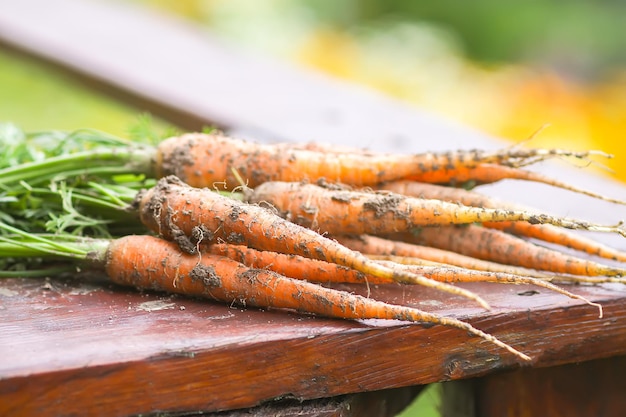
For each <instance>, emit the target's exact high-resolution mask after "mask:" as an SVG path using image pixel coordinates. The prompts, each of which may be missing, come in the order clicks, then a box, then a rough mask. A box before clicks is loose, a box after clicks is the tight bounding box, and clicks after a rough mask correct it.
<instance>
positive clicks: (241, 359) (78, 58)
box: [0, 0, 626, 416]
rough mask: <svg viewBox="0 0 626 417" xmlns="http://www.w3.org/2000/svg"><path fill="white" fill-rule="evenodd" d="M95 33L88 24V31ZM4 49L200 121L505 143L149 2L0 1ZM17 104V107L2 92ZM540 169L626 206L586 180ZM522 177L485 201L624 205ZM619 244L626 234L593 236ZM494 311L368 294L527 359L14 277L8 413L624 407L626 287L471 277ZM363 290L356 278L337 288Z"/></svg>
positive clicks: (573, 172) (392, 138)
mask: <svg viewBox="0 0 626 417" xmlns="http://www.w3.org/2000/svg"><path fill="white" fill-rule="evenodd" d="M87 22H88V23H87ZM0 45H2V46H3V47H4V48H5V49H7V50H11V51H13V52H15V53H19V54H21V55H25V56H28V57H30V58H32V59H37V60H40V61H41V62H43V63H45V65H51V66H53V67H55V68H56V69H60V70H63V71H66V72H68V73H70V74H72V75H73V76H75V77H77V78H79V79H81V80H82V81H84V82H86V83H87V84H88V85H90V86H92V87H94V88H97V89H99V90H100V91H102V92H103V93H106V94H110V95H113V96H115V97H118V98H120V99H122V100H124V101H126V102H128V103H131V104H134V105H136V106H137V107H138V108H140V109H142V110H148V111H151V112H153V113H154V114H156V115H159V116H161V117H163V118H165V119H167V120H170V121H171V122H173V123H176V124H178V125H180V126H181V127H183V128H185V129H188V130H196V129H199V128H201V127H202V126H203V125H208V124H215V125H218V126H221V127H223V128H225V129H226V130H228V131H229V132H232V133H234V134H237V135H243V136H249V137H254V138H257V139H259V140H266V141H272V140H290V141H310V140H316V141H321V142H329V143H340V144H342V145H350V146H368V147H370V148H372V149H376V150H382V151H396V152H417V151H424V150H441V149H451V148H470V147H472V148H474V147H483V148H494V147H501V146H505V145H504V143H503V142H499V141H497V140H495V139H493V138H489V137H487V136H485V135H483V134H481V133H479V132H476V131H472V130H471V129H468V128H465V127H462V126H457V125H454V124H452V123H450V122H447V121H443V120H441V119H439V118H437V117H435V116H432V115H428V114H426V113H422V112H419V111H417V110H415V109H414V108H411V107H409V106H407V105H405V104H403V103H399V102H396V101H393V100H391V99H389V98H386V97H384V96H382V95H379V94H377V93H375V92H372V91H369V90H366V89H363V88H361V87H357V86H352V85H348V84H345V83H342V82H338V81H336V80H333V79H330V78H327V77H325V76H322V75H320V74H316V73H312V72H308V71H306V70H303V69H300V68H295V67H290V66H289V65H287V64H280V63H276V62H272V61H269V60H266V59H265V58H262V57H258V56H254V57H252V56H250V55H246V54H243V53H241V52H238V51H237V50H236V48H234V47H232V46H229V45H225V44H223V43H220V42H219V41H217V40H215V39H213V38H212V37H211V36H210V35H209V34H207V33H206V32H204V31H201V30H199V29H198V28H193V27H190V26H188V25H186V24H183V23H181V22H178V21H175V20H173V19H171V18H167V17H163V16H160V15H157V14H153V13H151V12H147V11H145V10H143V9H140V8H134V7H130V6H123V5H122V4H117V3H104V2H103V3H99V2H89V1H79V0H47V1H44V0H41V1H36V0H21V1H20V2H12V1H9V0H0ZM3 99H10V98H6V97H3ZM541 169H543V170H545V171H546V172H548V173H550V174H551V175H555V176H558V177H560V178H562V179H566V180H568V181H569V182H573V183H578V184H580V185H581V186H584V187H586V188H593V189H595V190H598V191H600V192H604V193H606V194H610V195H613V196H616V197H619V196H622V197H623V196H624V195H625V194H624V192H625V188H624V187H623V186H621V185H619V184H616V183H613V182H611V181H609V180H606V179H602V178H599V177H596V176H594V175H591V174H589V173H588V172H585V171H583V170H577V169H573V168H571V167H567V166H563V165H556V164H546V165H544V166H543V167H542V168H541ZM510 185H511V183H508V184H500V185H497V186H492V187H489V188H486V190H487V192H488V193H491V194H494V195H498V196H501V197H504V198H509V199H511V200H516V201H520V202H523V203H524V202H525V203H528V204H532V205H534V206H536V207H539V208H543V209H545V210H549V211H551V212H555V213H557V214H563V215H570V216H578V217H583V218H587V219H590V220H597V221H603V222H605V223H606V222H607V220H606V219H609V220H608V221H609V222H612V221H614V220H616V219H619V218H622V217H626V216H624V214H625V211H624V209H623V207H617V206H613V205H610V204H604V203H602V202H598V201H595V200H592V199H589V198H586V197H581V196H577V195H572V194H571V193H566V192H562V191H559V190H553V189H550V188H548V187H545V186H541V185H530V184H519V183H516V184H515V187H510ZM598 239H602V240H603V241H605V242H606V243H609V244H611V245H613V246H616V247H621V248H622V249H624V248H625V247H626V246H625V243H624V241H623V240H621V239H619V238H615V237H611V236H598ZM464 286H465V287H467V288H470V289H472V290H475V291H476V292H478V293H480V294H481V295H482V296H483V297H484V298H485V299H486V300H487V301H488V302H490V303H491V304H492V306H493V307H494V308H493V310H492V311H489V312H486V311H483V310H481V309H480V308H478V307H477V306H475V305H473V304H471V303H468V302H467V301H465V300H462V299H458V298H455V297H450V296H447V295H445V296H444V295H442V294H440V293H437V292H434V291H432V290H429V289H425V288H406V287H398V286H378V287H374V288H372V294H371V296H372V297H375V298H377V299H381V300H384V301H389V302H393V303H401V304H406V305H412V306H416V307H419V308H422V309H424V310H427V311H433V312H438V313H440V314H443V315H448V316H452V317H458V318H461V319H463V320H466V321H468V322H470V323H472V324H473V325H475V326H476V327H478V328H480V329H483V330H485V331H487V332H489V333H492V334H494V335H495V336H497V337H499V338H501V339H502V340H504V341H506V342H508V343H510V344H511V345H513V346H515V347H516V348H519V349H521V350H522V351H523V352H525V353H527V354H529V355H530V356H532V358H533V361H532V363H531V364H526V363H520V362H519V361H518V360H516V359H515V358H514V357H512V356H511V355H510V354H507V353H506V352H503V351H501V350H499V349H496V348H494V347H493V346H492V345H490V344H489V343H487V342H485V341H482V340H480V339H477V338H475V337H469V336H468V335H467V334H465V333H463V332H461V331H458V330H454V329H449V328H445V327H441V326H435V327H428V328H427V327H423V326H419V325H407V324H405V323H400V322H380V321H364V322H354V321H338V320H329V319H323V318H317V317H312V316H307V315H299V314H295V313H290V312H279V311H259V310H248V309H240V308H235V307H233V306H228V305H220V304H215V303H210V302H205V301H198V300H194V299H188V298H183V297H178V296H170V295H164V294H155V293H138V292H134V291H130V290H128V289H125V288H121V287H117V286H113V285H111V284H109V283H108V282H107V281H105V280H103V279H102V277H99V276H93V277H88V278H87V279H81V280H77V279H60V278H51V279H49V280H46V281H41V280H26V279H7V280H4V281H2V282H1V283H0V415H13V416H15V415H107V416H112V415H136V414H143V415H146V414H148V415H151V414H155V415H156V414H158V413H160V412H169V413H181V414H184V413H189V414H194V413H196V412H200V411H203V412H205V413H211V412H215V413H218V412H219V414H216V415H223V416H225V415H229V416H244V415H281V416H296V415H297V416H387V415H395V414H396V413H397V412H398V411H399V410H401V409H402V408H403V407H404V406H406V404H408V403H409V402H410V401H411V400H412V399H413V398H414V396H415V395H416V394H417V393H418V392H419V391H420V389H421V388H422V387H423V386H425V385H426V384H430V383H435V382H441V381H456V382H449V383H446V384H444V398H443V409H444V410H443V413H444V415H447V416H479V415H480V416H502V415H517V416H522V415H542V416H590V415H603V416H621V415H626V399H625V398H624V396H623V393H622V391H623V389H622V387H623V383H622V382H621V372H624V370H626V361H625V359H624V358H623V357H622V356H621V355H625V354H626V288H623V287H622V286H621V285H617V284H611V285H599V286H579V287H574V288H572V289H571V290H572V291H573V292H576V293H579V294H581V295H584V296H586V297H588V298H589V299H591V300H593V301H596V302H599V303H602V305H603V306H604V312H605V317H604V318H602V319H600V318H598V315H597V310H596V309H594V308H593V307H590V306H588V305H585V304H582V303H580V302H576V301H573V300H570V299H567V298H564V297H563V296H560V295H557V294H553V293H550V292H547V291H544V290H541V291H536V289H532V288H529V287H525V286H505V285H496V284H475V285H469V284H468V285H464ZM339 288H343V289H347V290H350V291H354V292H357V293H364V291H365V290H364V289H363V288H360V287H357V286H339Z"/></svg>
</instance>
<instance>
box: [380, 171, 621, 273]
mask: <svg viewBox="0 0 626 417" xmlns="http://www.w3.org/2000/svg"><path fill="white" fill-rule="evenodd" d="M378 189H381V190H389V191H392V192H395V193H398V194H403V195H407V196H412V197H418V198H427V199H437V200H443V201H448V202H451V203H459V204H463V205H466V206H474V207H486V208H501V209H513V210H529V211H530V210H531V209H528V208H526V207H522V206H520V205H518V204H513V203H509V202H503V201H499V200H496V199H494V198H491V197H488V196H486V195H483V194H480V193H478V192H475V191H467V190H464V189H461V188H453V187H444V186H441V185H436V184H427V183H420V182H416V181H395V182H391V183H386V184H381V185H380V186H379V187H378ZM483 226H485V227H489V228H492V229H498V230H502V231H505V232H507V233H511V234H514V235H517V236H524V237H530V238H534V239H539V240H542V241H544V242H549V243H553V244H556V245H560V246H564V247H567V248H570V249H574V250H577V251H580V252H583V253H587V254H589V255H594V256H598V257H600V258H604V259H611V260H614V261H619V262H626V252H622V251H619V250H616V249H614V248H611V247H608V246H606V245H603V244H601V243H599V242H596V241H594V240H592V239H588V238H585V237H583V236H580V235H576V234H573V233H571V232H568V231H566V230H561V229H558V228H556V227H553V226H551V225H547V224H546V225H541V224H530V223H528V222H485V223H483Z"/></svg>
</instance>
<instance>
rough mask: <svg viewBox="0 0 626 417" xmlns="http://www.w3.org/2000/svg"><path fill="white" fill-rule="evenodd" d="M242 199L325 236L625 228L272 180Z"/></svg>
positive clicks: (624, 232)
mask: <svg viewBox="0 0 626 417" xmlns="http://www.w3.org/2000/svg"><path fill="white" fill-rule="evenodd" d="M246 194H247V201H249V202H250V203H257V204H259V203H269V204H270V205H272V206H273V207H275V208H276V209H277V210H278V211H279V212H280V213H281V214H282V216H283V217H285V218H287V219H288V220H290V221H292V222H295V223H297V224H300V225H302V226H305V227H308V228H311V229H318V230H320V231H322V232H324V233H326V232H328V233H333V234H362V233H367V234H374V235H381V234H387V233H394V232H401V231H407V230H411V229H414V228H417V227H421V226H437V225H442V226H443V225H451V224H469V223H483V222H499V221H526V222H529V223H532V224H552V225H555V226H559V227H564V228H568V229H579V230H589V231H596V232H607V233H618V234H620V235H622V236H625V237H626V229H624V228H623V227H622V224H621V223H620V224H618V225H615V226H607V225H599V224H595V223H591V222H586V221H582V220H576V219H568V218H562V217H555V216H550V215H547V214H536V213H529V212H527V211H522V210H508V209H507V210H500V209H489V208H480V207H470V206H463V205H459V204H453V203H448V202H445V201H440V200H428V199H419V198H412V197H406V196H404V195H401V194H396V193H387V192H378V193H375V192H365V191H350V190H342V189H340V190H337V189H335V188H334V187H333V188H324V187H320V186H318V185H314V184H303V183H294V182H281V181H275V182H267V183H264V184H261V185H259V186H258V187H256V188H255V189H254V190H247V192H246Z"/></svg>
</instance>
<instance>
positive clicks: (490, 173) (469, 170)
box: [405, 163, 626, 204]
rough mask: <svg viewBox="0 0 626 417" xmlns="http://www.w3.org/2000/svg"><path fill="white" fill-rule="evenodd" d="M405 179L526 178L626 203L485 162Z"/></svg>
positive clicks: (471, 181) (452, 182)
mask: <svg viewBox="0 0 626 417" xmlns="http://www.w3.org/2000/svg"><path fill="white" fill-rule="evenodd" d="M405 179H408V180H412V181H418V182H426V183H433V184H449V185H453V186H462V185H465V184H470V185H477V184H490V183H494V182H498V181H501V180H504V179H513V180H525V181H532V182H538V183H543V184H546V185H550V186H553V187H557V188H562V189H564V190H569V191H572V192H575V193H579V194H584V195H587V196H590V197H593V198H597V199H600V200H604V201H608V202H611V203H616V204H626V201H624V200H619V199H615V198H611V197H607V196H604V195H601V194H597V193H594V192H591V191H588V190H584V189H582V188H578V187H574V186H573V185H570V184H567V183H565V182H562V181H559V180H557V179H554V178H551V177H548V176H545V175H542V174H540V173H537V172H533V171H528V170H525V169H520V168H517V167H514V166H506V165H497V164H492V163H484V164H479V165H476V166H469V167H468V166H458V167H453V168H450V169H442V170H437V171H434V170H433V171H425V172H416V173H415V174H414V175H412V176H410V177H406V178H405Z"/></svg>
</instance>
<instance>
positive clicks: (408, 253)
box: [335, 235, 547, 278]
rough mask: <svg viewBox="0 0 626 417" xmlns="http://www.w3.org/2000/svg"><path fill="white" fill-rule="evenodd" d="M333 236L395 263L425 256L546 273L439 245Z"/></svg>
mask: <svg viewBox="0 0 626 417" xmlns="http://www.w3.org/2000/svg"><path fill="white" fill-rule="evenodd" d="M335 239H337V241H338V242H339V243H341V244H343V245H344V246H346V247H348V248H350V249H352V250H355V251H358V252H361V253H364V254H366V255H367V256H368V257H370V258H372V259H381V260H382V259H388V260H392V261H394V262H396V263H403V264H413V265H414V264H415V263H416V262H418V263H421V262H422V261H423V260H426V261H430V262H437V263H440V264H446V265H452V266H457V267H461V268H466V269H474V270H479V271H491V272H505V273H510V274H515V275H522V276H532V277H535V278H546V277H547V276H546V275H544V274H541V273H540V272H538V271H537V270H533V269H527V268H521V267H515V266H512V265H504V264H500V263H495V262H489V261H485V260H482V259H476V258H472V257H470V256H464V255H461V254H459V253H455V252H451V251H447V250H442V249H439V248H433V247H430V246H422V245H417V244H414V243H407V242H402V241H398V240H390V239H384V238H381V237H377V236H370V235H360V236H335Z"/></svg>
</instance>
